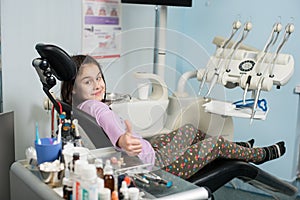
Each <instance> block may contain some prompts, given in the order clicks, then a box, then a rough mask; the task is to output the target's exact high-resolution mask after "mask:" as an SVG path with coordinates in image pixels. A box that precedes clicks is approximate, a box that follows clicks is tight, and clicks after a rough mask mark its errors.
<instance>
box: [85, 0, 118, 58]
mask: <svg viewBox="0 0 300 200" xmlns="http://www.w3.org/2000/svg"><path fill="white" fill-rule="evenodd" d="M82 2H83V4H82V17H83V18H82V23H83V26H82V53H83V54H88V55H91V56H93V57H94V58H96V59H113V58H117V57H120V52H121V46H120V45H121V41H120V37H117V35H119V34H120V33H121V3H120V0H83V1H82Z"/></svg>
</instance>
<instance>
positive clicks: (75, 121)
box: [72, 119, 82, 147]
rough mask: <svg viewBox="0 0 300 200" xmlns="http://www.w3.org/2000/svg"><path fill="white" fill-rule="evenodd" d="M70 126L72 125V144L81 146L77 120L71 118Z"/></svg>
mask: <svg viewBox="0 0 300 200" xmlns="http://www.w3.org/2000/svg"><path fill="white" fill-rule="evenodd" d="M72 127H74V132H75V134H74V145H75V147H82V139H81V135H80V133H79V129H78V120H77V119H73V121H72Z"/></svg>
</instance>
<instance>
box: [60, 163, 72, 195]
mask: <svg viewBox="0 0 300 200" xmlns="http://www.w3.org/2000/svg"><path fill="white" fill-rule="evenodd" d="M62 184H63V198H64V199H67V200H72V193H73V180H72V179H71V178H70V171H69V170H68V169H66V170H65V177H64V178H63V180H62Z"/></svg>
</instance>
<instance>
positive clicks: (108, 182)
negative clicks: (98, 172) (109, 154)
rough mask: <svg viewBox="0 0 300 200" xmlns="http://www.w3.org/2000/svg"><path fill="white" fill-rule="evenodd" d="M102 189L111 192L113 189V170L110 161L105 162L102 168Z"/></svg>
mask: <svg viewBox="0 0 300 200" xmlns="http://www.w3.org/2000/svg"><path fill="white" fill-rule="evenodd" d="M103 179H104V187H105V188H108V189H110V191H111V192H113V191H114V189H115V179H114V176H113V169H112V166H111V164H110V160H106V163H105V167H104V178H103Z"/></svg>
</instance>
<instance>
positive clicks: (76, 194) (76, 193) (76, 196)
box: [72, 160, 88, 200]
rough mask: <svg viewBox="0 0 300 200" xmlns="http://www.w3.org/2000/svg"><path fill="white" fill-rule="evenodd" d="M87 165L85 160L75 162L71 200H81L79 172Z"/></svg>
mask: <svg viewBox="0 0 300 200" xmlns="http://www.w3.org/2000/svg"><path fill="white" fill-rule="evenodd" d="M86 165H88V161H87V160H77V161H75V166H74V173H73V194H72V197H73V199H72V200H81V187H80V182H81V171H82V169H83V168H84V166H86Z"/></svg>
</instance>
